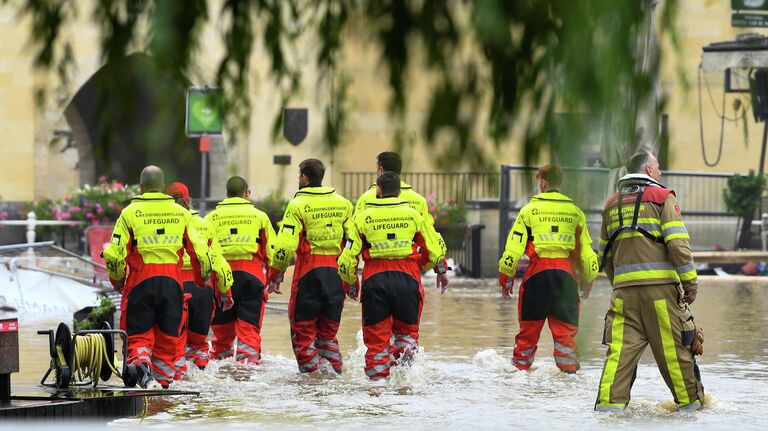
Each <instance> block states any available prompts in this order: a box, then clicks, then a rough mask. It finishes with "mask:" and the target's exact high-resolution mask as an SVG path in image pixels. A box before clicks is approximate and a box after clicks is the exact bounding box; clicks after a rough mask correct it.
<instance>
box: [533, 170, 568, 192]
mask: <svg viewBox="0 0 768 431" xmlns="http://www.w3.org/2000/svg"><path fill="white" fill-rule="evenodd" d="M563 177H564V174H563V170H562V169H561V168H560V166H557V165H544V166H542V167H540V168H539V170H538V171H536V178H541V179H544V180H545V181H546V182H547V184H549V185H550V186H551V187H560V184H562V183H563Z"/></svg>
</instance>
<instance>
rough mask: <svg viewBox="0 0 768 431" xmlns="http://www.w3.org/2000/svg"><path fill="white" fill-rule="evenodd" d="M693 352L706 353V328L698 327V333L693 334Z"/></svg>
mask: <svg viewBox="0 0 768 431" xmlns="http://www.w3.org/2000/svg"><path fill="white" fill-rule="evenodd" d="M691 352H692V353H693V354H694V355H701V354H703V353H704V330H703V329H701V328H696V333H695V334H694V336H693V343H691Z"/></svg>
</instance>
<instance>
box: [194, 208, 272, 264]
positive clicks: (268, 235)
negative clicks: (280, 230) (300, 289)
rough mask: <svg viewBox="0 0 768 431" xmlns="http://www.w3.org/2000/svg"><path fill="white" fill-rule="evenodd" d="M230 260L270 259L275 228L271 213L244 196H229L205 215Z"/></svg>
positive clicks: (224, 253)
mask: <svg viewBox="0 0 768 431" xmlns="http://www.w3.org/2000/svg"><path fill="white" fill-rule="evenodd" d="M205 219H206V220H208V221H209V222H210V223H211V226H213V232H214V236H215V237H216V239H217V240H218V242H219V245H220V246H221V250H222V255H223V256H224V258H225V259H226V260H227V261H233V260H253V259H254V258H258V259H259V260H261V262H262V263H263V264H265V265H266V264H267V263H268V259H269V258H268V256H269V253H270V249H271V247H272V242H273V241H274V236H275V230H274V229H273V228H272V223H271V222H270V221H269V217H268V216H267V214H266V213H265V212H263V211H261V210H259V209H257V208H256V207H255V206H254V205H253V204H252V203H251V202H250V201H248V200H246V199H243V198H238V197H235V198H227V199H224V200H223V201H221V202H219V204H218V205H216V209H215V210H213V211H211V212H210V213H209V214H208V215H206V216H205Z"/></svg>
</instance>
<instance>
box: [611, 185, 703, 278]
mask: <svg viewBox="0 0 768 431" xmlns="http://www.w3.org/2000/svg"><path fill="white" fill-rule="evenodd" d="M638 195H640V202H638V201H637V197H638ZM636 207H637V212H638V214H637V227H638V228H640V229H642V230H643V231H645V232H647V233H648V234H649V235H650V236H651V238H649V237H647V236H646V235H645V234H644V233H643V232H642V231H640V230H639V229H627V228H626V227H627V226H631V225H632V222H633V218H634V212H635V208H636ZM679 211H680V207H679V205H678V202H677V198H676V197H675V194H674V192H672V191H671V190H669V189H665V188H662V187H659V186H656V185H648V186H647V187H645V190H644V191H640V192H639V193H625V194H624V195H623V199H622V202H621V215H622V217H621V220H619V202H618V194H615V195H614V196H613V197H612V198H611V199H609V201H608V202H607V203H606V206H605V209H604V211H603V223H602V226H601V232H600V252H601V253H600V254H601V255H602V254H604V253H608V256H607V257H606V259H605V262H606V265H605V272H606V274H607V275H608V277H609V279H610V280H611V282H612V284H613V286H614V287H615V288H619V287H626V286H635V285H649V284H666V283H677V282H679V281H682V283H683V285H684V287H685V288H686V290H689V289H691V288H695V285H696V270H695V268H694V267H693V263H692V262H693V260H692V255H691V249H690V245H689V236H688V232H687V231H686V229H685V226H684V224H683V222H682V220H681V218H680V214H679ZM622 226H624V228H623V229H620V228H621V227H622ZM614 234H615V237H614ZM611 237H614V239H613V241H612V242H611V244H610V248H609V249H608V250H606V246H607V244H608V242H609V240H610V238H611Z"/></svg>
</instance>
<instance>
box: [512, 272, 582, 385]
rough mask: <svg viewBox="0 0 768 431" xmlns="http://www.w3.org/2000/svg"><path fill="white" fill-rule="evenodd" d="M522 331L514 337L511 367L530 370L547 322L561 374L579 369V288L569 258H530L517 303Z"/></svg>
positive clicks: (556, 362)
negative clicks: (540, 336)
mask: <svg viewBox="0 0 768 431" xmlns="http://www.w3.org/2000/svg"><path fill="white" fill-rule="evenodd" d="M517 311H518V321H519V323H520V331H519V332H518V333H517V335H516V336H515V348H514V351H513V352H512V364H513V365H514V366H515V367H517V368H518V369H521V370H527V369H529V368H530V367H531V365H532V364H533V359H534V356H535V355H536V349H537V344H538V342H539V335H540V334H541V329H542V328H543V327H544V321H545V320H546V321H548V322H549V329H550V330H551V331H552V337H553V338H554V342H555V349H554V356H555V364H556V365H557V367H558V368H560V369H561V370H562V371H566V372H575V371H576V370H578V369H579V358H578V352H577V349H576V340H575V337H576V332H578V329H579V327H578V325H579V285H578V283H577V281H576V279H575V277H574V274H573V269H572V266H571V263H570V261H569V260H568V259H544V258H538V257H537V258H534V259H531V264H530V265H529V266H528V270H527V271H526V273H525V276H524V277H523V281H522V283H521V285H520V295H519V298H518V303H517Z"/></svg>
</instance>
